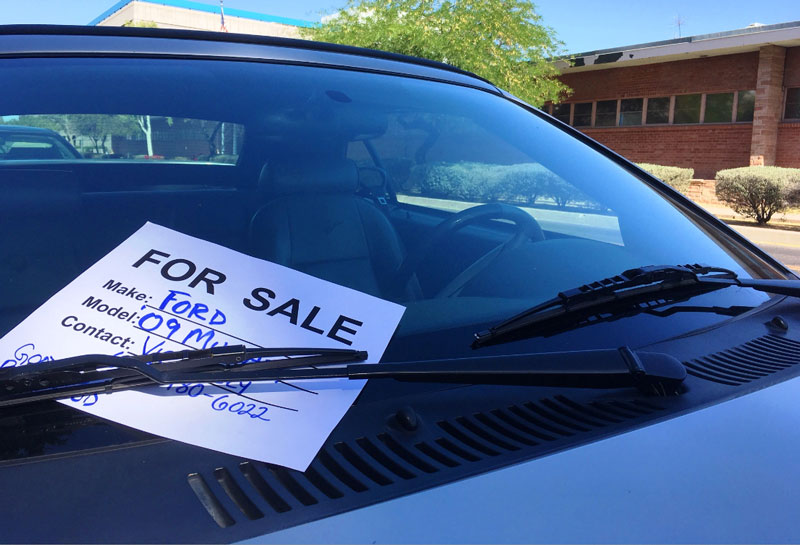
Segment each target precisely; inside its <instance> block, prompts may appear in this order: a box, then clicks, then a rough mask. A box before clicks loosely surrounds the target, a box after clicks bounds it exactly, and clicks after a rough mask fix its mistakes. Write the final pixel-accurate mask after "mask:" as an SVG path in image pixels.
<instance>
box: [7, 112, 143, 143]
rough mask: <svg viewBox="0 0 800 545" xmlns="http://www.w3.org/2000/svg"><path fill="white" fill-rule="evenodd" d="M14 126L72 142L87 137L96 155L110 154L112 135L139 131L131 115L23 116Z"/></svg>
mask: <svg viewBox="0 0 800 545" xmlns="http://www.w3.org/2000/svg"><path fill="white" fill-rule="evenodd" d="M14 124H16V125H24V126H27V127H40V128H43V129H50V130H53V131H56V132H57V133H60V134H62V135H63V136H64V137H65V138H66V139H67V140H70V141H72V142H74V141H75V138H76V137H78V136H86V137H88V138H90V139H91V141H92V144H93V146H94V151H95V152H96V153H106V152H108V149H107V144H108V143H109V137H110V135H112V134H120V135H123V134H124V135H130V134H133V133H134V132H136V130H137V127H136V124H135V122H134V119H133V116H129V115H105V114H51V115H21V116H19V120H18V121H15V122H14Z"/></svg>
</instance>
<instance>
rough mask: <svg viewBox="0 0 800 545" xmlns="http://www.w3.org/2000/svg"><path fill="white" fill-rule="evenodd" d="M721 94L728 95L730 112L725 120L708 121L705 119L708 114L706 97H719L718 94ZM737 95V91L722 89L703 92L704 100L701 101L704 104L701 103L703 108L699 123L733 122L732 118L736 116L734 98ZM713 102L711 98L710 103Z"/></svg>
mask: <svg viewBox="0 0 800 545" xmlns="http://www.w3.org/2000/svg"><path fill="white" fill-rule="evenodd" d="M723 95H730V101H731V111H730V113H729V114H728V115H727V117H726V118H725V120H716V121H709V120H708V119H707V115H708V99H709V97H719V96H723ZM737 95H738V91H723V92H719V93H703V97H704V101H703V102H704V104H703V108H702V111H703V117H702V119H701V121H700V122H701V123H717V124H719V123H733V122H734V119H735V118H736V105H737V104H736V102H737V100H736V98H737ZM713 102H714V99H712V103H713Z"/></svg>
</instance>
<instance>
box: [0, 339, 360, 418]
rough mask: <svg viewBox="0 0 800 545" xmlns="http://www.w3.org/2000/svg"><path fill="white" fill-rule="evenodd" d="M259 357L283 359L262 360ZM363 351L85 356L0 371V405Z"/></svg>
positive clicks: (213, 378)
mask: <svg viewBox="0 0 800 545" xmlns="http://www.w3.org/2000/svg"><path fill="white" fill-rule="evenodd" d="M261 358H285V359H277V360H263V361H262V360H261ZM366 359H367V352H364V351H361V350H350V349H338V348H245V347H244V346H242V345H233V346H222V347H215V348H211V349H206V350H182V351H179V352H161V353H158V354H150V355H147V356H123V357H116V356H109V355H105V354H90V355H85V356H76V357H72V358H64V359H59V360H54V361H48V362H43V363H36V364H31V365H26V366H22V367H11V368H6V369H0V407H2V406H6V405H16V404H19V403H29V402H33V401H40V400H44V399H63V398H66V397H71V396H78V395H87V394H93V393H102V392H105V393H109V392H115V391H118V390H127V389H130V388H138V387H141V386H149V385H154V384H174V383H183V382H187V383H188V382H191V383H198V382H200V383H212V382H226V381H231V380H256V379H254V378H252V377H253V376H254V373H256V372H258V371H259V370H261V371H262V372H263V371H265V370H273V369H281V368H286V367H302V366H314V365H331V364H337V363H338V364H341V363H348V362H357V361H364V360H366Z"/></svg>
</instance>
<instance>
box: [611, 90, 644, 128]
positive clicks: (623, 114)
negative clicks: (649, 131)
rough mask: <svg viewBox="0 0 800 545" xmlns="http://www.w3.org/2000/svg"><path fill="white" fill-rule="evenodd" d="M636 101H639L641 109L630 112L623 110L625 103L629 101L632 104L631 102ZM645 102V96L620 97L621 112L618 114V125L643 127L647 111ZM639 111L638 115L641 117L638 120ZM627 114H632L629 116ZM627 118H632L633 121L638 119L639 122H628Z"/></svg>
mask: <svg viewBox="0 0 800 545" xmlns="http://www.w3.org/2000/svg"><path fill="white" fill-rule="evenodd" d="M636 101H639V110H632V111H630V112H623V111H622V105H623V103H625V102H627V103H629V104H630V103H632V102H636ZM644 102H645V101H644V98H638V97H637V98H621V99H619V114H618V115H617V124H618V126H620V127H641V126H642V125H643V124H644V123H643V120H644V111H645V110H644ZM637 113H638V114H639V115H638V117H639V119H638V121H637V120H636V117H637V116H636V114H637ZM626 114H631V115H630V116H628V115H626ZM626 119H630V120H632V121H637V122H635V123H634V122H631V123H626V122H625V120H626Z"/></svg>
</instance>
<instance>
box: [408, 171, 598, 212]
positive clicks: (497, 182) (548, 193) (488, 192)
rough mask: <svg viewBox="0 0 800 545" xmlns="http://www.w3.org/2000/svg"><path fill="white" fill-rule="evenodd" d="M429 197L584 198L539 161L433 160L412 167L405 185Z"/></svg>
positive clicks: (528, 201) (529, 200) (566, 200)
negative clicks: (457, 161)
mask: <svg viewBox="0 0 800 545" xmlns="http://www.w3.org/2000/svg"><path fill="white" fill-rule="evenodd" d="M405 189H407V190H410V191H412V192H415V193H420V194H422V195H425V196H428V197H437V198H445V199H457V200H464V201H483V202H495V201H506V202H516V203H524V204H534V203H535V202H536V201H537V200H539V199H541V198H549V199H552V200H553V201H554V202H555V203H556V204H557V205H558V206H559V207H562V208H563V207H566V206H567V205H568V204H569V203H570V202H575V201H578V200H585V197H584V196H583V194H582V193H580V192H579V191H578V190H577V189H575V188H574V187H573V186H572V185H570V184H568V183H566V182H564V181H563V180H562V179H561V178H559V177H558V176H556V175H555V174H553V173H552V172H550V171H549V170H547V169H546V168H544V167H543V166H541V165H539V164H537V163H521V164H515V165H494V164H487V163H474V162H461V163H434V164H431V165H422V166H420V165H418V166H414V167H412V168H411V173H410V177H409V183H408V184H407V186H406V188H405Z"/></svg>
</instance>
